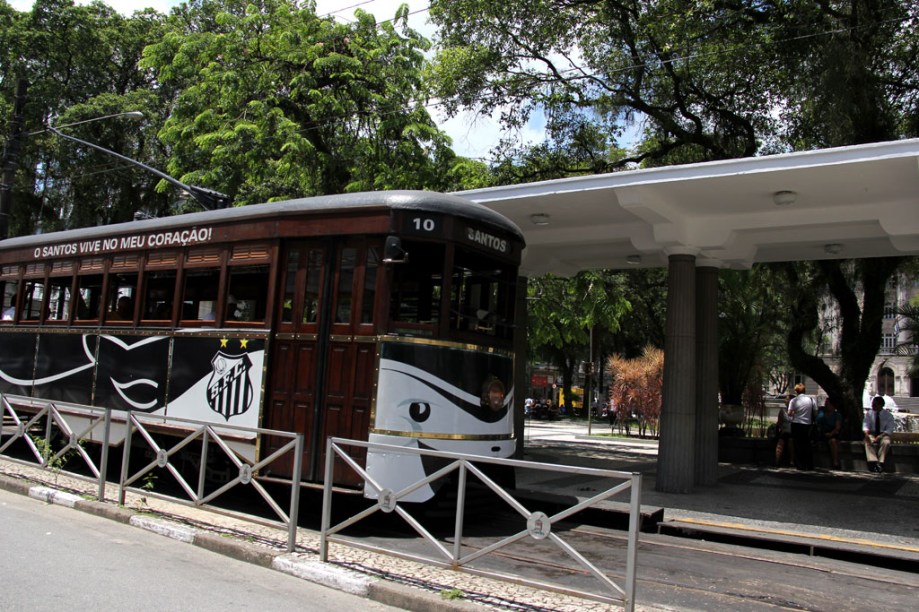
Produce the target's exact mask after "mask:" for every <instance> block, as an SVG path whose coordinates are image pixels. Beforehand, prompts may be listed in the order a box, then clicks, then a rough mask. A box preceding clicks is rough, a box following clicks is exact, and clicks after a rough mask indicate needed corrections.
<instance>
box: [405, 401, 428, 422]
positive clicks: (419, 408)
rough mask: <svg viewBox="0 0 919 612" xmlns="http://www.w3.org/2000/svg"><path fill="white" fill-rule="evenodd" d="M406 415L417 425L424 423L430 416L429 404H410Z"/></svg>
mask: <svg viewBox="0 0 919 612" xmlns="http://www.w3.org/2000/svg"><path fill="white" fill-rule="evenodd" d="M408 414H409V416H411V417H412V420H414V421H417V422H418V423H424V422H425V421H427V420H428V418H429V417H430V416H431V404H429V403H427V402H412V405H411V406H409V408H408Z"/></svg>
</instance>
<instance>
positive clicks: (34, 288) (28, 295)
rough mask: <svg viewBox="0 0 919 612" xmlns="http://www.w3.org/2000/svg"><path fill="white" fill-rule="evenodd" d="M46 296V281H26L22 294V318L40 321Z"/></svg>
mask: <svg viewBox="0 0 919 612" xmlns="http://www.w3.org/2000/svg"><path fill="white" fill-rule="evenodd" d="M44 297H45V281H42V280H30V281H26V283H25V292H24V293H23V296H22V315H21V317H20V318H21V319H23V320H26V321H38V320H39V319H40V318H41V305H42V301H43V300H44Z"/></svg>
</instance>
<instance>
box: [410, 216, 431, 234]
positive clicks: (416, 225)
mask: <svg viewBox="0 0 919 612" xmlns="http://www.w3.org/2000/svg"><path fill="white" fill-rule="evenodd" d="M412 228H413V229H414V230H415V231H416V232H433V231H434V230H436V229H437V222H436V221H434V219H431V218H430V217H415V218H414V219H412Z"/></svg>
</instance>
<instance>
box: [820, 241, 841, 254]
mask: <svg viewBox="0 0 919 612" xmlns="http://www.w3.org/2000/svg"><path fill="white" fill-rule="evenodd" d="M823 250H824V251H826V252H827V254H829V255H839V253H840V252H842V245H841V244H839V243H838V242H831V243H829V244H825V245H823Z"/></svg>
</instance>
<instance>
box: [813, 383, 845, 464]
mask: <svg viewBox="0 0 919 612" xmlns="http://www.w3.org/2000/svg"><path fill="white" fill-rule="evenodd" d="M840 432H842V415H841V414H839V412H838V411H837V410H836V405H835V404H833V400H831V399H830V398H826V402H825V403H824V406H823V410H822V411H820V413H819V414H818V415H817V440H818V441H819V442H826V444H827V446H828V447H829V449H830V461H831V462H832V466H833V469H834V470H838V469H840V468H841V466H840V464H839V434H840Z"/></svg>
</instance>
